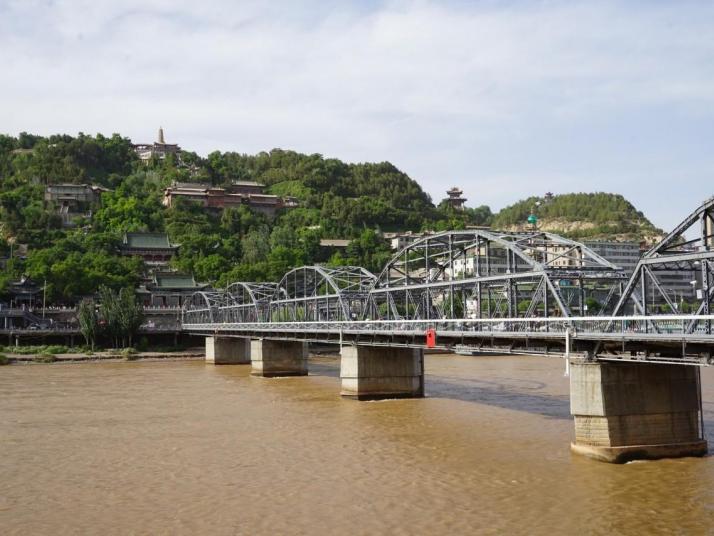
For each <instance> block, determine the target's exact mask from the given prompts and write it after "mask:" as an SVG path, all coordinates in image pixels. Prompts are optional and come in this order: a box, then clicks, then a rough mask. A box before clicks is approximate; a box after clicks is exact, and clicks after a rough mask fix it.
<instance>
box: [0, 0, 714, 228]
mask: <svg viewBox="0 0 714 536" xmlns="http://www.w3.org/2000/svg"><path fill="white" fill-rule="evenodd" d="M712 22H714V7H712V5H711V4H709V3H704V2H701V3H698V2H694V3H672V4H669V3H663V4H655V3H645V2H643V3H641V4H638V3H629V4H627V5H624V4H620V3H578V2H537V3H536V2H516V1H514V2H507V3H492V2H482V3H477V4H471V3H454V4H449V3H446V4H444V3H437V2H427V1H414V2H408V1H402V2H386V3H375V4H373V5H371V6H369V7H367V8H365V7H364V5H363V4H361V3H355V4H352V5H350V4H347V3H344V4H334V3H329V4H328V3H323V2H317V1H315V2H307V3H293V2H289V3H288V2H285V3H279V2H271V3H265V2H258V1H251V2H229V1H219V2H202V3H196V2H188V1H177V0H174V1H170V2H169V1H164V0H156V1H149V0H144V1H141V2H139V1H134V0H130V1H123V2H120V3H119V2H98V1H94V2H92V1H79V0H78V1H65V2H61V1H58V2H53V3H46V2H28V1H18V2H4V3H2V2H0V60H2V64H3V66H4V68H3V83H2V85H1V86H0V99H1V100H0V102H2V104H0V128H1V129H2V130H4V131H7V132H11V133H17V132H19V131H21V130H27V131H34V132H39V133H51V132H77V131H85V132H96V131H101V132H104V133H111V132H114V131H119V132H121V133H123V134H125V135H128V136H130V137H132V138H133V139H137V140H138V139H147V138H150V137H152V136H153V135H154V132H155V129H156V127H157V126H158V125H159V124H162V125H163V126H164V127H165V128H166V131H167V134H168V136H169V137H170V138H171V139H172V140H175V141H178V142H180V143H181V144H182V145H183V146H184V147H186V148H189V149H195V150H197V151H198V152H201V153H205V152H207V151H210V150H212V149H216V148H218V149H222V150H229V149H232V150H239V151H246V152H254V151H259V150H264V149H269V148H271V147H273V146H282V147H285V148H294V149H297V150H302V151H306V152H321V153H323V154H327V155H331V156H336V157H340V158H344V159H348V160H387V159H388V160H391V161H393V162H394V163H395V164H396V165H397V166H399V167H401V168H402V169H404V170H405V171H407V172H409V173H410V174H411V175H412V176H413V177H414V178H416V179H417V180H419V181H420V182H421V183H422V184H423V185H424V186H425V187H426V188H427V189H428V190H429V191H430V192H431V193H432V195H433V196H434V197H436V198H438V197H441V195H442V194H441V192H442V190H443V189H444V185H445V184H452V183H454V184H462V185H463V186H464V187H465V189H466V191H467V194H468V195H469V197H470V198H471V199H472V200H473V201H474V202H477V203H482V202H483V203H489V204H492V205H494V206H495V207H499V206H502V205H503V204H506V203H508V202H512V201H515V200H516V199H518V198H520V197H525V196H527V195H530V194H533V193H541V192H543V191H545V190H546V189H556V187H555V186H553V184H556V185H558V186H557V188H558V189H559V188H560V186H561V184H562V185H563V188H565V189H571V190H613V191H618V192H620V193H623V194H624V195H626V196H627V197H628V198H629V199H631V200H632V201H633V202H634V203H635V204H636V205H638V206H639V207H641V208H643V209H644V210H646V211H648V212H650V211H654V210H655V209H657V208H658V207H659V203H658V201H657V199H659V198H660V196H661V195H663V194H664V195H666V193H667V192H668V191H669V192H671V193H672V194H673V195H674V194H676V195H677V197H676V199H678V201H677V202H675V203H670V204H668V206H667V207H666V209H665V210H664V211H660V212H658V213H657V214H651V215H652V217H653V219H655V221H656V223H658V224H660V225H663V226H671V225H673V224H674V222H675V221H676V219H677V218H678V217H679V216H680V215H683V214H684V213H686V212H687V211H688V210H690V209H691V208H693V206H692V205H693V204H695V203H696V202H698V201H700V200H701V199H700V198H701V197H704V196H705V195H709V194H710V193H712V192H711V191H706V187H705V191H703V192H702V191H701V188H700V187H696V188H695V187H694V186H692V188H691V189H688V190H686V191H683V189H682V187H681V185H678V186H675V185H674V184H672V183H670V182H668V175H667V173H671V172H672V171H673V170H674V171H676V170H680V169H685V168H686V174H687V176H688V177H691V178H692V179H693V180H694V181H695V182H696V181H698V182H699V183H700V184H702V183H703V182H704V180H705V178H707V179H708V176H707V172H708V171H709V170H710V169H712V164H714V158H713V157H712V156H711V151H710V150H705V147H704V146H703V144H701V143H699V142H698V140H699V139H700V138H701V137H703V136H704V137H706V136H709V137H711V134H712V130H713V129H712V121H713V120H714V113H712V112H713V111H714V69H712V61H711V58H712V57H714V40H712V39H711V38H710V28H711V26H712ZM652 162H657V163H658V165H657V166H655V167H654V169H652V168H653V166H651V163H652ZM644 170H649V171H648V172H647V173H645V172H644ZM652 184H656V185H657V188H656V192H652V191H651V190H652V188H651V186H652ZM673 198H674V197H673Z"/></svg>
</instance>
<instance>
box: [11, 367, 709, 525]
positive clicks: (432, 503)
mask: <svg viewBox="0 0 714 536" xmlns="http://www.w3.org/2000/svg"><path fill="white" fill-rule="evenodd" d="M426 370H427V377H426V393H427V398H425V399H421V400H390V401H381V402H357V401H353V400H342V399H341V398H340V397H339V396H338V393H339V378H338V375H339V362H338V361H337V360H336V359H333V358H315V359H311V363H310V373H311V375H310V376H309V377H303V378H284V379H281V378H277V379H262V378H253V377H250V375H249V372H250V367H248V366H223V367H215V366H206V365H204V364H203V363H202V362H195V361H194V362H188V361H187V362H163V363H162V362H159V363H156V362H127V363H105V364H76V365H42V366H40V365H33V366H10V367H3V368H1V369H0V400H1V405H0V527H1V530H0V532H2V534H5V535H10V534H22V535H25V534H52V535H60V534H103V535H108V534H216V535H222V534H250V535H254V534H335V533H338V532H346V533H349V534H350V535H359V534H394V535H399V534H404V535H407V534H408V535H413V534H573V533H576V532H580V533H587V534H658V533H661V534H667V533H687V534H707V533H712V532H714V457H708V458H704V459H681V460H662V461H657V462H636V463H630V464H627V465H623V466H616V465H609V464H604V463H599V462H594V461H590V460H587V459H583V458H581V457H578V456H575V455H572V454H571V453H570V451H569V442H570V441H571V437H572V434H573V424H572V420H571V417H570V415H569V407H568V404H569V402H568V380H567V378H564V377H563V362H562V361H561V360H558V359H554V358H540V357H517V356H489V357H463V356H453V355H429V356H427V357H426ZM702 379H703V389H704V400H705V420H706V421H707V422H706V424H707V425H708V428H707V433H708V440H709V443H710V445H712V446H713V447H714V370H711V369H704V370H703V372H702Z"/></svg>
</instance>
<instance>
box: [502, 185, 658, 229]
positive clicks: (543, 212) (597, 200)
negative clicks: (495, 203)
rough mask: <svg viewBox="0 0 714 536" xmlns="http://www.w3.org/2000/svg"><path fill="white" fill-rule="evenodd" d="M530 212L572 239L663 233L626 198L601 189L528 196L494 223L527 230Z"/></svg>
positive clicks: (543, 226)
mask: <svg viewBox="0 0 714 536" xmlns="http://www.w3.org/2000/svg"><path fill="white" fill-rule="evenodd" d="M531 214H532V215H535V216H536V217H537V218H538V223H537V225H538V228H539V229H543V230H547V231H551V232H555V233H559V234H563V235H566V236H569V237H571V238H597V237H608V238H611V237H613V236H617V237H619V238H628V239H637V240H639V239H643V238H647V237H648V236H656V235H658V234H661V233H662V231H661V230H659V229H657V228H656V227H655V226H654V225H653V224H652V222H650V221H649V220H648V219H647V218H646V217H645V215H644V214H643V213H642V212H640V211H638V210H637V209H636V208H635V207H634V206H633V205H632V204H631V203H630V202H629V201H627V200H626V199H625V198H624V197H622V196H621V195H618V194H610V193H602V192H598V193H572V194H562V195H556V196H547V197H529V198H528V199H524V200H522V201H519V202H517V203H515V204H513V205H510V206H508V207H506V208H504V209H502V210H501V211H500V212H498V213H497V214H496V215H495V216H494V217H493V220H492V224H493V226H494V227H497V228H500V229H512V230H520V229H526V228H529V227H530V225H529V224H528V221H527V220H528V217H529V216H530V215H531Z"/></svg>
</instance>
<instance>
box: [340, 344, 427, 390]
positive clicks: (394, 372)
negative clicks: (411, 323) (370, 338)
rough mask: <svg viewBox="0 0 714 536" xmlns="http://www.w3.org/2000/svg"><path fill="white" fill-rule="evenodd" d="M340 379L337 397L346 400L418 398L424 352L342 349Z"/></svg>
mask: <svg viewBox="0 0 714 536" xmlns="http://www.w3.org/2000/svg"><path fill="white" fill-rule="evenodd" d="M340 379H341V380H342V390H341V391H340V394H341V395H342V396H344V397H346V398H355V399H357V400H377V399H384V398H420V397H423V396H424V351H423V350H422V349H421V348H401V347H394V346H392V347H388V346H363V345H354V346H352V345H349V346H343V347H342V349H341V359H340Z"/></svg>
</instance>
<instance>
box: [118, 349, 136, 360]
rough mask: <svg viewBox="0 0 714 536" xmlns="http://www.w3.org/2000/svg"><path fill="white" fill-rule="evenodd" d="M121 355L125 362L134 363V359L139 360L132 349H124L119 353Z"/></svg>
mask: <svg viewBox="0 0 714 536" xmlns="http://www.w3.org/2000/svg"><path fill="white" fill-rule="evenodd" d="M121 355H123V356H124V358H125V359H126V360H127V361H134V360H135V359H139V356H138V354H137V351H136V350H135V349H134V348H131V347H129V348H124V349H123V350H122V351H121Z"/></svg>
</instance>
